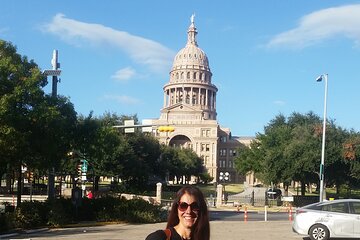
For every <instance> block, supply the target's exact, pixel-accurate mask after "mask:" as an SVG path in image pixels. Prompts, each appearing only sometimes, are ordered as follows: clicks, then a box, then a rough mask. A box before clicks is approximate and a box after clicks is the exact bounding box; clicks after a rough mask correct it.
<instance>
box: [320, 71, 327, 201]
mask: <svg viewBox="0 0 360 240" xmlns="http://www.w3.org/2000/svg"><path fill="white" fill-rule="evenodd" d="M322 79H324V81H325V97H324V120H323V135H322V146H321V163H320V196H319V201H320V202H322V201H323V200H324V169H325V167H324V165H325V134H326V108H327V91H328V86H327V85H328V74H323V75H321V76H320V77H319V78H318V80H317V81H321V80H322Z"/></svg>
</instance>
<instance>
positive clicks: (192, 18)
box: [190, 13, 195, 24]
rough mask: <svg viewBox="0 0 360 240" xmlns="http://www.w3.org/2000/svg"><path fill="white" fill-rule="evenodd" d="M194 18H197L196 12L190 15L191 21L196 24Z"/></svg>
mask: <svg viewBox="0 0 360 240" xmlns="http://www.w3.org/2000/svg"><path fill="white" fill-rule="evenodd" d="M194 18H195V13H193V14H192V15H191V17H190V21H191V23H192V24H194Z"/></svg>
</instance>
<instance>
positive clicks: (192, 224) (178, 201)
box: [146, 186, 210, 240]
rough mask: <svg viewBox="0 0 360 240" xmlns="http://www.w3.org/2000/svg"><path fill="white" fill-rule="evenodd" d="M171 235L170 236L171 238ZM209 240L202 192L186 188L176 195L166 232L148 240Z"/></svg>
mask: <svg viewBox="0 0 360 240" xmlns="http://www.w3.org/2000/svg"><path fill="white" fill-rule="evenodd" d="M169 235H170V236H169ZM166 239H169V240H209V239H210V224H209V214H208V209H207V205H206V202H205V198H204V195H203V194H202V192H201V191H200V190H199V189H198V188H197V187H194V186H185V187H183V188H181V189H180V190H179V191H178V192H177V193H176V198H175V199H174V202H173V204H172V207H171V210H170V213H169V217H168V222H167V226H166V230H157V231H155V232H153V233H151V234H149V235H148V236H147V237H146V240H166Z"/></svg>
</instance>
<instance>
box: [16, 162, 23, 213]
mask: <svg viewBox="0 0 360 240" xmlns="http://www.w3.org/2000/svg"><path fill="white" fill-rule="evenodd" d="M21 193H22V171H21V163H20V164H19V166H18V185H17V194H16V197H17V198H16V206H17V207H19V206H20V205H21Z"/></svg>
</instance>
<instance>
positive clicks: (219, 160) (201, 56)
mask: <svg viewBox="0 0 360 240" xmlns="http://www.w3.org/2000/svg"><path fill="white" fill-rule="evenodd" d="M187 35H188V36H187V43H186V46H185V47H184V48H183V49H181V50H180V51H179V52H178V53H177V54H176V56H175V58H174V63H173V66H172V69H171V71H170V80H169V82H168V83H167V84H165V86H164V88H163V90H164V105H163V108H162V109H161V115H160V118H159V119H154V120H152V123H153V124H156V125H170V126H173V127H174V131H173V132H160V131H156V133H155V135H156V137H157V138H158V139H159V141H160V143H164V144H166V145H170V146H181V147H186V148H192V149H193V150H194V151H195V152H196V153H197V154H198V155H199V156H200V157H201V158H202V159H203V164H204V166H205V167H206V169H207V171H208V173H209V174H210V175H211V176H212V177H214V181H216V182H221V181H220V179H219V176H220V173H221V172H222V173H223V174H224V173H225V172H228V173H229V174H230V179H229V181H228V182H244V181H245V176H239V175H238V174H236V171H235V168H234V167H235V166H234V157H235V156H236V155H237V154H238V152H237V150H238V148H239V147H240V146H241V145H249V144H250V142H251V140H252V139H253V138H252V137H235V136H231V131H230V129H229V128H224V127H221V126H220V125H219V123H218V122H217V120H216V117H217V113H216V93H217V91H218V88H217V87H216V86H215V85H214V84H213V83H212V73H211V71H210V66H209V61H208V57H207V56H206V54H205V52H204V51H203V50H202V49H200V48H199V47H198V44H197V41H196V35H197V30H196V27H195V24H194V18H193V17H192V18H191V24H190V27H189V29H188V31H187Z"/></svg>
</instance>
